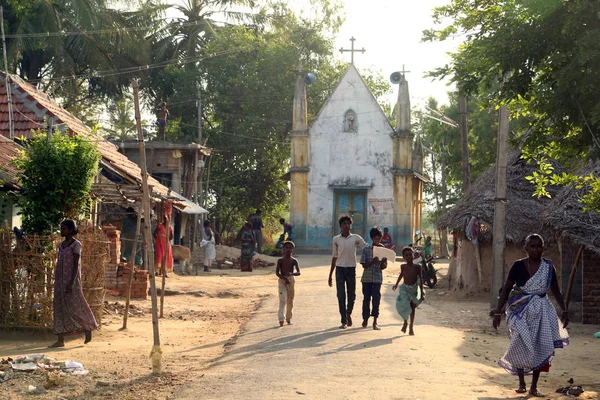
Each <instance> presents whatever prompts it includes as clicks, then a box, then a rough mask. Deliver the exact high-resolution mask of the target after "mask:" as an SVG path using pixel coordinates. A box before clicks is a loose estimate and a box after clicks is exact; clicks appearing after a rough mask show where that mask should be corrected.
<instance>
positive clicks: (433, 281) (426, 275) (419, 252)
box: [411, 231, 437, 289]
mask: <svg viewBox="0 0 600 400" xmlns="http://www.w3.org/2000/svg"><path fill="white" fill-rule="evenodd" d="M419 233H420V231H417V234H416V235H415V236H418V235H419ZM421 239H422V237H419V238H417V240H416V241H415V243H414V246H411V247H413V262H414V263H417V264H421V274H422V275H423V283H425V284H426V285H427V287H428V288H430V289H433V288H434V287H435V285H437V275H436V270H435V267H434V266H433V264H434V263H435V260H434V259H433V256H431V255H427V254H425V249H424V248H422V247H419V246H417V244H418V243H419V241H420V240H421Z"/></svg>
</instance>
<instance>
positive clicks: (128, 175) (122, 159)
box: [0, 72, 205, 213]
mask: <svg viewBox="0 0 600 400" xmlns="http://www.w3.org/2000/svg"><path fill="white" fill-rule="evenodd" d="M5 77H6V75H5V74H4V73H2V72H0V135H2V136H4V138H2V139H1V141H0V163H1V165H8V164H10V163H9V162H8V160H9V159H12V158H13V157H15V156H16V155H17V154H18V150H17V149H18V148H19V147H20V146H18V145H17V144H16V143H14V142H13V141H11V140H9V139H8V138H9V137H10V132H9V115H8V114H9V113H8V100H7V93H6V79H5ZM10 87H11V100H12V105H13V124H14V137H15V138H19V137H25V138H28V137H31V136H32V131H33V130H36V129H43V130H44V131H46V130H47V129H48V128H47V127H48V123H49V122H52V125H53V126H55V127H56V128H57V129H59V130H60V131H62V132H68V133H69V134H72V135H78V136H82V137H87V138H89V139H90V140H94V141H97V144H98V151H99V152H100V153H101V154H102V161H101V163H102V167H103V168H105V169H108V170H110V171H111V172H112V173H113V174H115V173H116V174H117V175H118V176H120V177H121V178H123V180H125V181H126V182H127V183H128V184H129V185H135V186H138V187H140V188H141V183H142V172H141V169H140V167H139V166H138V165H137V164H136V163H135V162H133V161H131V160H129V159H128V158H127V157H126V156H125V155H123V154H121V153H119V151H118V149H117V147H116V146H115V145H114V144H112V143H110V142H109V141H107V140H105V139H103V138H101V137H99V136H97V135H95V134H94V133H93V132H92V130H91V129H90V128H89V127H88V126H87V125H85V124H84V123H83V122H81V121H80V120H79V119H77V118H76V117H74V116H73V115H71V114H70V113H69V112H68V111H66V110H65V109H63V108H62V107H61V106H60V105H58V104H57V103H56V101H55V100H53V99H52V98H51V97H50V96H48V95H47V94H46V93H44V92H42V91H40V90H38V89H37V88H35V87H34V86H33V85H31V84H29V83H27V82H25V81H24V80H23V79H21V78H20V77H18V76H15V75H11V79H10ZM5 138H6V139H5ZM4 172H5V175H6V177H9V178H10V177H12V178H13V179H16V171H14V169H12V167H10V166H9V167H8V170H7V171H4ZM2 173H3V172H2V171H0V174H2ZM1 176H2V175H0V177H1ZM13 183H14V184H17V182H16V181H14V182H13ZM148 185H150V186H151V188H152V195H153V197H154V198H155V199H167V198H169V199H171V200H173V202H174V205H175V206H176V207H177V208H180V209H184V208H190V209H196V212H194V213H202V212H205V210H203V209H202V208H200V207H199V206H198V205H196V204H195V203H192V202H191V201H189V200H187V199H185V198H184V197H183V196H181V195H179V194H177V193H174V192H172V191H171V190H170V189H169V188H167V187H165V186H163V185H162V184H160V183H159V182H158V181H157V180H156V179H154V178H153V177H152V176H148Z"/></svg>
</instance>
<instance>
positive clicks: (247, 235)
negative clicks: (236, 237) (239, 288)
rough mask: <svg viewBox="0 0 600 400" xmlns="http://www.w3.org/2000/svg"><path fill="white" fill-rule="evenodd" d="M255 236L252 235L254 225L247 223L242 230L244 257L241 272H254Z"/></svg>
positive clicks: (241, 261) (242, 257) (241, 260)
mask: <svg viewBox="0 0 600 400" xmlns="http://www.w3.org/2000/svg"><path fill="white" fill-rule="evenodd" d="M254 244H255V240H254V235H253V234H252V224H251V223H249V222H246V224H245V225H244V228H243V229H242V255H241V257H240V266H241V270H242V271H245V272H252V259H253V258H254Z"/></svg>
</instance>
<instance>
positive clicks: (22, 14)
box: [3, 0, 159, 94]
mask: <svg viewBox="0 0 600 400" xmlns="http://www.w3.org/2000/svg"><path fill="white" fill-rule="evenodd" d="M3 3H6V5H5V18H6V19H7V21H8V30H7V37H8V43H7V44H8V51H9V55H10V60H11V63H10V65H11V68H10V69H11V70H12V72H13V73H18V74H19V75H20V76H21V77H23V78H24V79H26V80H28V81H30V82H32V83H35V84H38V83H40V82H44V83H45V85H46V89H47V88H48V87H55V88H56V86H57V85H56V82H58V81H59V80H60V78H62V80H63V84H62V85H59V86H60V87H61V88H62V89H61V90H67V89H69V88H70V89H73V87H74V86H76V85H77V82H76V81H77V79H76V78H77V77H81V76H83V77H84V78H86V79H85V80H86V81H87V82H88V83H89V85H90V92H91V93H101V94H114V93H115V92H120V89H121V88H122V87H123V86H124V85H125V84H127V82H128V80H129V79H130V78H131V75H126V76H123V75H121V74H116V72H118V71H120V70H123V69H125V68H132V67H134V68H135V67H137V66H140V65H145V64H147V61H148V56H149V48H148V46H146V45H145V41H144V36H145V32H144V31H143V30H140V28H141V27H143V26H151V25H152V23H153V22H154V21H155V19H156V17H157V16H158V11H159V8H158V6H157V5H156V4H155V3H154V2H153V1H149V2H144V3H143V4H145V5H144V6H143V7H141V8H139V9H137V10H126V9H116V8H111V7H110V6H109V5H110V3H111V2H110V1H108V0H33V1H30V2H27V3H25V4H23V3H24V2H22V1H20V0H5V1H3ZM44 34H47V35H44ZM90 76H103V79H102V80H100V79H93V78H88V77H90ZM74 77H75V78H74ZM65 82H67V83H65ZM55 90H57V89H55Z"/></svg>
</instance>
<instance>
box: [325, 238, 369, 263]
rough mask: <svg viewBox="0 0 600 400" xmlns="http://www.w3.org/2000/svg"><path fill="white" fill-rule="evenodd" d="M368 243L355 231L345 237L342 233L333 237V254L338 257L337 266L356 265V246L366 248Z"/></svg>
mask: <svg viewBox="0 0 600 400" xmlns="http://www.w3.org/2000/svg"><path fill="white" fill-rule="evenodd" d="M366 245H367V243H366V242H365V241H364V240H363V238H361V237H360V235H355V234H354V233H351V234H349V235H348V236H346V237H344V236H342V235H341V234H340V235H337V236H335V237H334V238H333V256H334V257H335V258H337V260H336V263H335V266H336V267H356V246H359V247H360V248H361V249H364V248H365V246H366Z"/></svg>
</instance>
